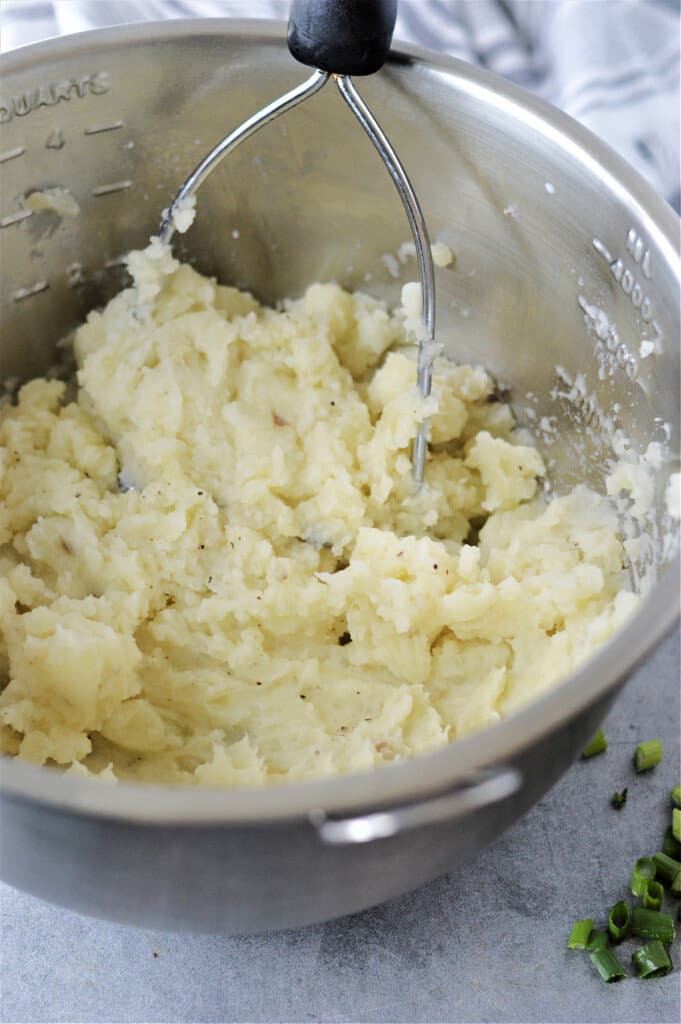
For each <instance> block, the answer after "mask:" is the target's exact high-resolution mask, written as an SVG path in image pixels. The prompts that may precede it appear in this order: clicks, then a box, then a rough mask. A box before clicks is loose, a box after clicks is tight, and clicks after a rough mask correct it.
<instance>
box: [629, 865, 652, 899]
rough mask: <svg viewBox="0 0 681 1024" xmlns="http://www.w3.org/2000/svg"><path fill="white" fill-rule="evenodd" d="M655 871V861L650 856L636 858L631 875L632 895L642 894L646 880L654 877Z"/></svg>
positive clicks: (649, 880)
mask: <svg viewBox="0 0 681 1024" xmlns="http://www.w3.org/2000/svg"><path fill="white" fill-rule="evenodd" d="M656 873H657V868H656V866H655V862H654V861H652V860H651V859H650V857H639V858H638V860H637V861H636V863H635V864H634V870H633V872H632V875H631V891H632V893H633V894H634V896H643V893H644V892H645V888H646V886H647V884H648V882H651V881H652V880H653V878H655V875H656Z"/></svg>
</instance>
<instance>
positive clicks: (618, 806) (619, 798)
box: [610, 786, 629, 811]
mask: <svg viewBox="0 0 681 1024" xmlns="http://www.w3.org/2000/svg"><path fill="white" fill-rule="evenodd" d="M628 792H629V790H628V788H627V787H626V786H625V787H624V789H623V790H622V792H621V793H617V792H615V793H613V794H612V796H611V798H610V803H611V804H612V806H613V807H614V808H615V810H616V811H621V810H622V808H623V807H624V805H625V804H626V802H627V793H628Z"/></svg>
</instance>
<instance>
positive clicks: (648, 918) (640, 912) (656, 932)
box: [631, 907, 676, 942]
mask: <svg viewBox="0 0 681 1024" xmlns="http://www.w3.org/2000/svg"><path fill="white" fill-rule="evenodd" d="M631 930H632V932H633V933H634V935H638V937H639V938H641V939H659V941H660V942H673V941H674V936H675V935H676V930H675V928H674V918H673V917H672V915H671V914H665V913H663V912H662V911H661V910H648V909H647V908H646V907H634V913H633V914H632V916H631Z"/></svg>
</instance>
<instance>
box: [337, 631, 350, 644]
mask: <svg viewBox="0 0 681 1024" xmlns="http://www.w3.org/2000/svg"><path fill="white" fill-rule="evenodd" d="M338 643H339V645H340V646H341V647H345V645H346V644H350V643H352V637H351V636H350V634H349V633H348V631H347V629H346V630H345V632H344V633H341V635H340V636H339V637H338Z"/></svg>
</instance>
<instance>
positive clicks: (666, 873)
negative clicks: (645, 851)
mask: <svg viewBox="0 0 681 1024" xmlns="http://www.w3.org/2000/svg"><path fill="white" fill-rule="evenodd" d="M653 864H654V865H655V874H654V875H653V878H661V879H662V880H663V881H664V882H672V881H673V880H674V878H675V876H676V875H677V874H678V872H679V871H681V863H680V862H679V861H678V860H675V859H674V858H673V857H668V856H667V854H666V853H654V854H653Z"/></svg>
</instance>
